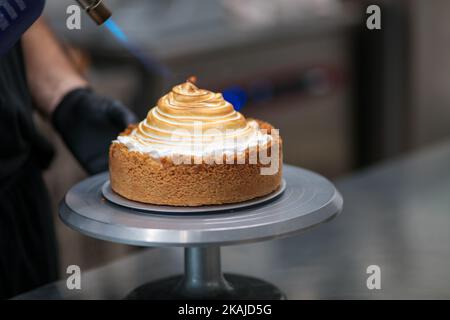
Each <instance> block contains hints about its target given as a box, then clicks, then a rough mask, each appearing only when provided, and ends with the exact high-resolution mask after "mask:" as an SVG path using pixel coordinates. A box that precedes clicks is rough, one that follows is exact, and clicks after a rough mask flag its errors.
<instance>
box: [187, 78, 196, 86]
mask: <svg viewBox="0 0 450 320" xmlns="http://www.w3.org/2000/svg"><path fill="white" fill-rule="evenodd" d="M186 82H190V83H192V84H196V83H197V77H196V76H190V77H189V78H188V79H187V81H186Z"/></svg>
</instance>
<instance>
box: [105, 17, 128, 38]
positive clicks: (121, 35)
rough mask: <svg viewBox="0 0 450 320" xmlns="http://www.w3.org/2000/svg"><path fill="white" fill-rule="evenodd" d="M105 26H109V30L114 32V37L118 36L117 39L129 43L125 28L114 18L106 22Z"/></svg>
mask: <svg viewBox="0 0 450 320" xmlns="http://www.w3.org/2000/svg"><path fill="white" fill-rule="evenodd" d="M105 27H106V28H108V30H109V31H110V32H111V33H112V34H113V36H114V37H116V39H117V40H119V41H120V42H122V43H128V42H129V40H128V37H127V35H126V34H125V32H123V30H122V29H121V28H120V27H119V26H118V25H117V23H116V22H115V21H114V20H113V19H112V18H109V19H108V20H106V22H105Z"/></svg>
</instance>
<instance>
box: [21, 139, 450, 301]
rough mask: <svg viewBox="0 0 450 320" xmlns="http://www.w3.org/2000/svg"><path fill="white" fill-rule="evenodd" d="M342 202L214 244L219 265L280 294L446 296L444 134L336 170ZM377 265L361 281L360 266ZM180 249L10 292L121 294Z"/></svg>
mask: <svg viewBox="0 0 450 320" xmlns="http://www.w3.org/2000/svg"><path fill="white" fill-rule="evenodd" d="M337 187H338V189H339V190H340V191H341V193H342V195H343V197H344V201H345V204H344V211H343V213H342V214H341V215H340V216H338V217H337V218H336V219H334V220H332V221H331V222H329V223H327V224H324V225H321V226H319V227H317V228H314V229H312V230H309V231H307V232H304V233H302V234H299V235H296V236H293V237H290V238H285V239H282V240H276V241H267V242H261V243H256V244H246V245H241V246H231V247H224V248H223V249H222V264H223V269H224V271H225V272H233V273H239V274H246V275H252V276H255V277H259V278H263V279H265V280H267V281H270V282H272V283H273V284H275V285H277V286H278V287H279V288H280V289H281V290H282V291H284V292H285V293H286V295H287V297H288V298H289V299H351V298H356V299H397V298H399V299H400V298H401V299H439V298H446V299H449V298H450V281H448V278H449V270H450V141H447V142H446V143H442V144H440V145H436V146H434V147H432V148H428V149H425V150H422V151H419V152H416V153H413V154H409V155H407V156H404V157H402V158H400V159H397V160H394V161H390V162H388V163H384V164H382V165H380V166H377V167H373V168H370V169H368V170H365V171H363V172H360V173H358V174H355V175H352V176H349V177H346V178H343V179H340V180H338V181H337ZM370 265H377V266H379V267H380V269H381V289H380V290H369V289H368V288H367V286H366V280H367V277H368V276H369V275H368V274H367V273H366V270H367V267H368V266H370ZM182 269H183V250H182V249H178V248H170V249H166V248H161V249H144V250H142V251H140V252H138V253H136V254H133V255H130V256H129V257H127V258H125V259H122V260H119V261H116V262H114V263H112V264H109V265H106V266H104V267H101V268H98V269H95V270H91V271H86V272H84V273H83V274H82V282H81V285H82V289H81V290H73V291H69V290H68V289H67V288H66V282H65V280H64V281H61V282H57V283H54V284H50V285H47V286H45V287H42V288H39V289H37V290H34V291H32V292H29V293H26V294H24V295H21V296H19V297H17V299H121V298H123V297H124V296H125V295H126V294H127V293H129V292H130V291H131V290H132V289H134V288H135V287H137V286H139V285H141V284H144V283H146V282H148V281H152V280H156V279H160V278H163V277H167V276H171V275H175V274H178V273H181V272H182Z"/></svg>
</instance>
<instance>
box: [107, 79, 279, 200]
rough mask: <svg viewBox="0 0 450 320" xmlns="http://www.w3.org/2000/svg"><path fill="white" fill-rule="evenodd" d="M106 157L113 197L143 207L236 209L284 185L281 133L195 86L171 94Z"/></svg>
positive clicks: (217, 94) (133, 127)
mask: <svg viewBox="0 0 450 320" xmlns="http://www.w3.org/2000/svg"><path fill="white" fill-rule="evenodd" d="M109 158H110V164H109V165H110V181H111V187H112V189H113V190H114V192H116V193H118V194H119V195H121V196H123V197H125V198H127V199H130V200H133V201H138V202H143V203H150V204H158V205H172V206H201V205H214V204H226V203H236V202H242V201H246V200H250V199H253V198H257V197H261V196H264V195H267V194H270V193H272V192H273V191H275V190H276V189H277V188H278V187H279V186H280V184H281V175H282V152H281V138H280V137H279V135H278V131H277V130H275V129H274V128H273V127H272V126H271V125H270V124H268V123H266V122H262V121H257V120H250V119H249V120H247V119H246V118H245V117H244V116H243V115H242V114H241V113H239V112H237V111H235V110H234V108H233V106H232V105H231V104H230V103H228V102H227V101H225V100H224V98H223V96H222V94H220V93H213V92H210V91H208V90H203V89H199V88H197V86H196V85H195V84H194V83H193V81H187V82H186V83H184V84H181V85H178V86H176V87H174V88H173V89H172V91H171V92H170V93H168V94H167V95H165V96H163V97H162V98H161V99H160V100H159V101H158V104H157V106H156V107H154V108H152V109H151V110H150V112H149V113H148V115H147V118H146V119H145V120H144V121H142V122H141V123H139V124H137V125H132V126H130V127H129V128H128V129H127V130H126V131H125V132H123V133H122V134H121V135H120V136H119V137H118V138H117V140H115V141H113V143H112V145H111V148H110V153H109Z"/></svg>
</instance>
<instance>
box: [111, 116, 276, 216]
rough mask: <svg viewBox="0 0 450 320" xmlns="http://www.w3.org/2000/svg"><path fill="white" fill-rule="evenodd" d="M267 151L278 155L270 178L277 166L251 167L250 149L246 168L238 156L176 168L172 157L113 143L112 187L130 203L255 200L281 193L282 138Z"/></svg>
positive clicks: (258, 164) (194, 203) (200, 203)
mask: <svg viewBox="0 0 450 320" xmlns="http://www.w3.org/2000/svg"><path fill="white" fill-rule="evenodd" d="M259 125H260V128H261V129H266V130H267V131H268V132H269V133H270V130H272V129H273V128H272V126H271V125H269V124H267V123H264V122H259ZM130 130H132V128H129V129H128V131H126V132H125V133H124V134H125V135H126V134H129V133H130ZM264 148H265V150H264V151H265V152H266V153H267V156H268V157H271V156H272V154H276V155H277V156H276V160H275V161H277V164H276V167H277V170H276V171H275V172H274V173H273V174H271V175H264V174H262V172H263V170H264V169H267V168H268V167H270V166H271V165H273V164H269V165H264V164H262V163H261V161H260V159H259V158H258V159H257V161H256V163H255V164H251V163H249V162H250V161H249V159H250V151H249V150H246V151H245V152H244V159H245V163H243V164H238V163H237V158H236V159H235V161H234V163H233V164H227V163H226V162H225V161H224V163H223V164H207V163H201V164H175V163H174V162H173V161H172V159H171V158H169V157H161V158H154V157H152V156H151V155H149V154H144V153H140V152H135V151H130V150H129V149H128V148H127V146H125V145H124V144H121V143H113V144H112V145H111V148H110V154H109V156H110V161H109V165H110V180H111V188H112V189H113V190H114V192H116V193H117V194H119V195H121V196H122V197H124V198H126V199H129V200H132V201H137V202H141V203H148V204H155V205H168V206H184V207H188V206H195V207H197V206H203V205H221V204H229V203H239V202H243V201H247V200H251V199H255V198H258V197H262V196H265V195H267V194H270V193H272V192H274V191H275V190H277V189H278V188H279V186H280V184H281V180H282V163H283V162H282V161H283V159H282V152H281V150H282V148H281V139H279V137H278V138H276V139H274V140H272V141H271V143H269V144H268V145H266V146H265V147H264ZM275 150H276V151H277V152H276V153H274V152H275ZM235 157H236V156H235ZM191 163H192V162H191Z"/></svg>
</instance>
